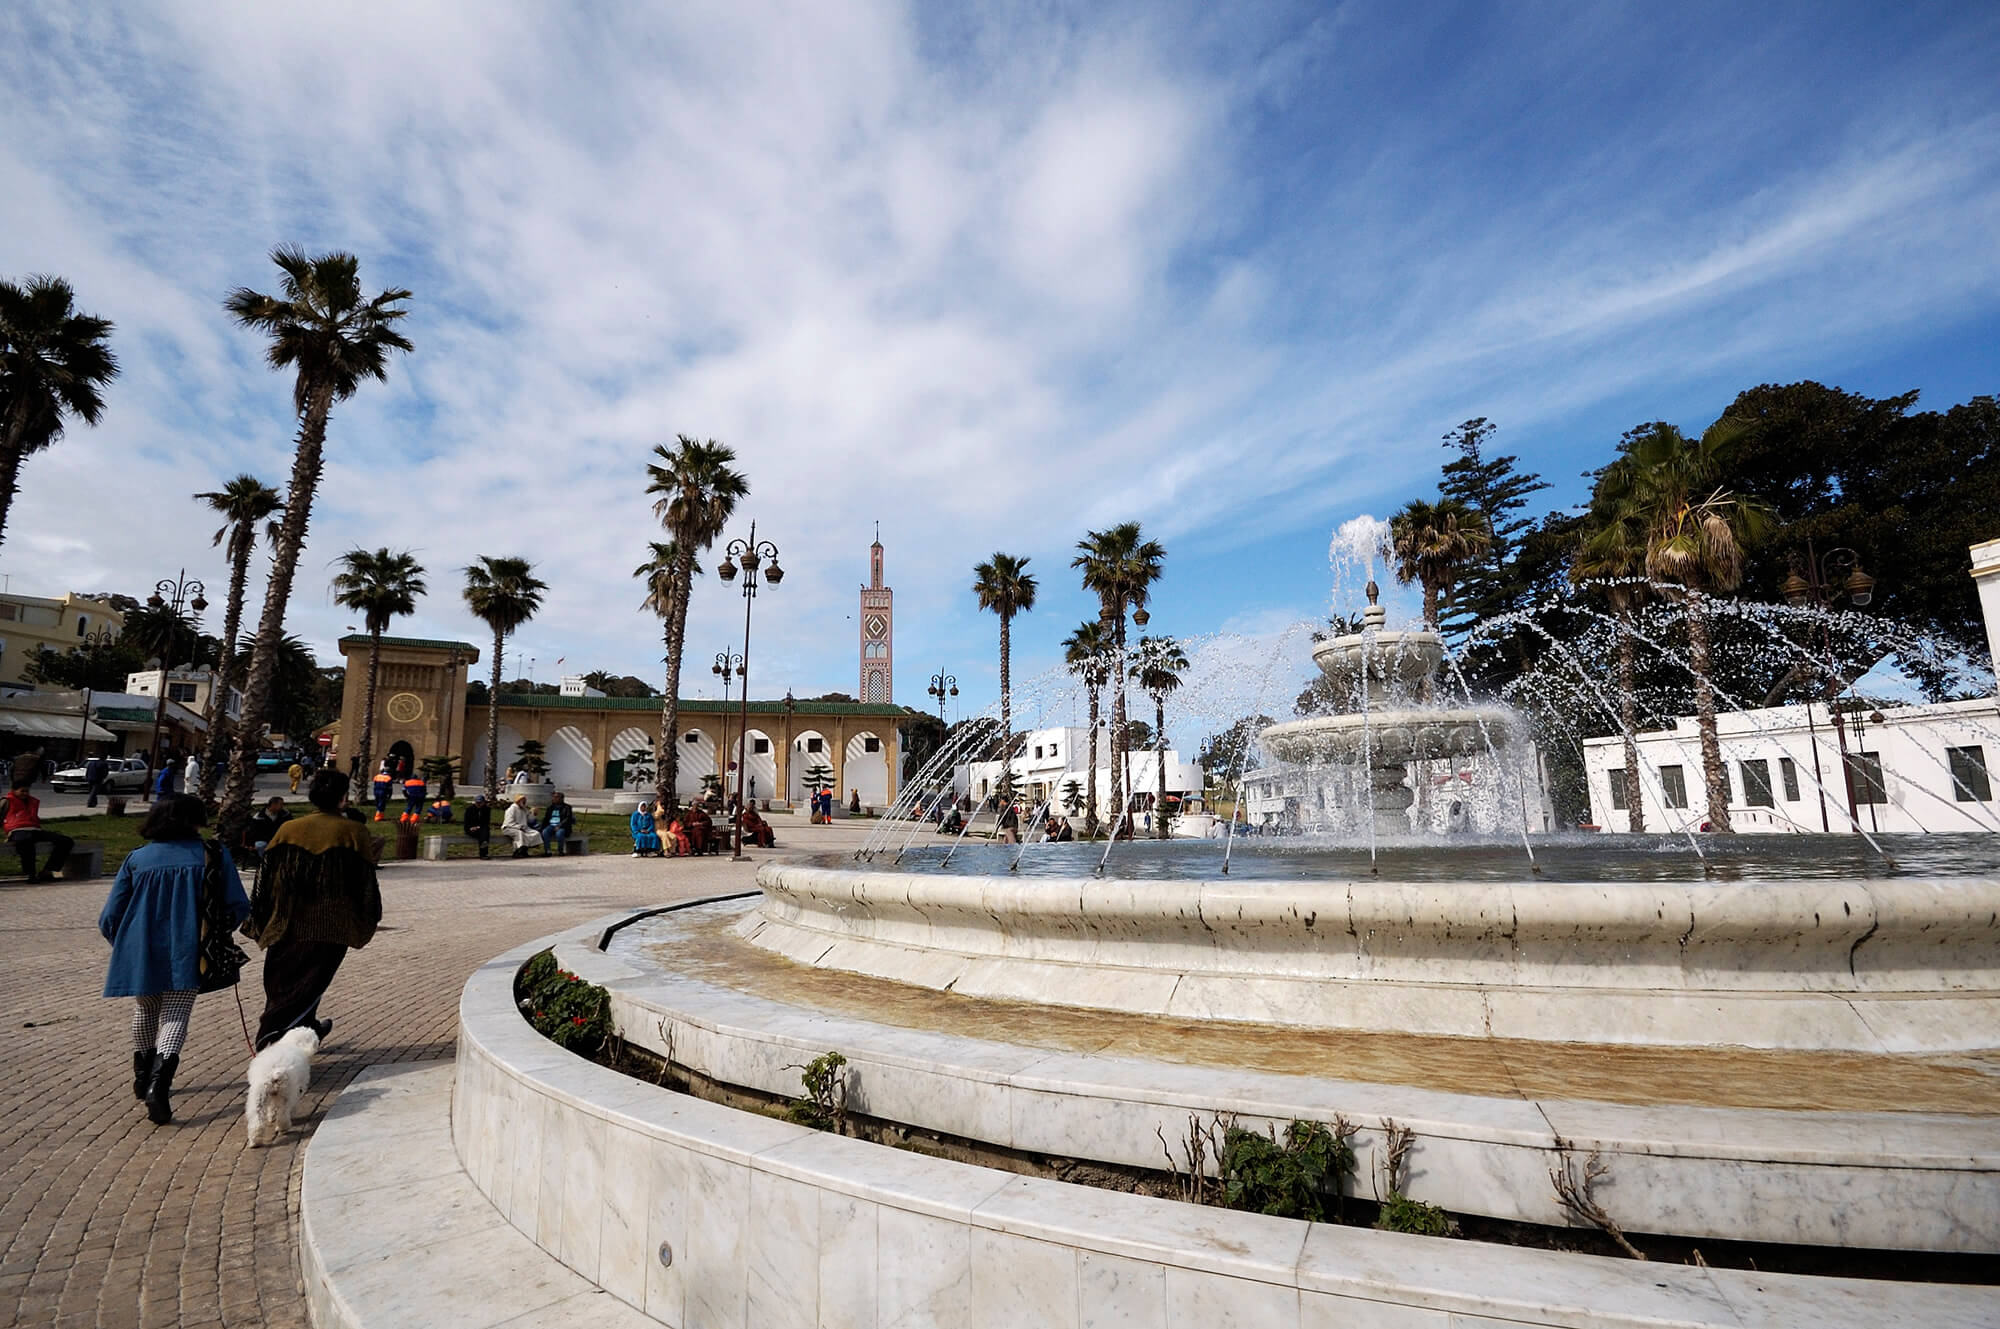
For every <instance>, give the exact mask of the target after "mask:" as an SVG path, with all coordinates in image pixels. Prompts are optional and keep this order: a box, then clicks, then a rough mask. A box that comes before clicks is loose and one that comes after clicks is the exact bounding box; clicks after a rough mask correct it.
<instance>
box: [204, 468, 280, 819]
mask: <svg viewBox="0 0 2000 1329" xmlns="http://www.w3.org/2000/svg"><path fill="white" fill-rule="evenodd" d="M195 497H196V498H198V499H200V500H201V501H202V502H204V503H206V504H208V506H209V507H210V508H211V509H213V510H214V511H216V512H217V513H220V514H221V516H222V522H223V524H222V529H221V530H219V531H217V532H216V533H215V539H214V540H213V541H211V543H212V544H218V545H223V544H226V547H227V550H228V554H229V597H228V601H227V603H226V604H225V605H224V606H223V610H222V639H223V640H224V641H226V642H234V641H235V640H236V638H237V635H238V634H239V633H240V632H241V631H242V630H243V597H244V593H245V590H246V589H247V587H248V585H249V581H250V555H251V554H252V553H253V552H254V551H255V550H256V548H257V533H258V531H259V530H260V529H261V530H263V531H264V533H265V535H266V537H267V538H268V539H270V541H271V542H272V543H273V544H276V543H277V539H278V523H276V522H274V521H272V520H271V514H272V513H274V512H281V511H283V510H284V507H285V501H284V499H282V498H281V497H279V495H278V491H277V490H275V489H273V488H271V487H270V486H269V485H267V484H265V483H264V482H263V481H262V480H259V479H258V478H257V477H256V476H254V475H248V474H245V475H239V476H237V477H236V478H235V479H234V480H231V481H230V482H229V483H227V484H225V485H223V486H222V488H220V489H215V490H210V491H209V492H208V493H205V494H196V495H195ZM218 653H219V654H220V655H221V656H222V660H221V662H220V663H219V664H217V665H216V678H215V686H214V688H212V689H210V691H209V697H208V747H207V751H206V752H204V753H203V754H202V762H201V797H202V801H203V802H213V801H214V799H215V777H216V772H217V769H218V768H219V767H220V766H221V765H222V754H223V752H224V751H225V750H226V749H227V746H228V740H227V739H226V737H225V734H226V733H227V731H228V728H229V725H228V719H229V689H230V688H231V687H233V686H235V681H236V677H237V669H236V652H235V651H234V650H228V651H221V652H218Z"/></svg>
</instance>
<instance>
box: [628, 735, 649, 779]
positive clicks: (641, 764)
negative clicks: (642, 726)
mask: <svg viewBox="0 0 2000 1329" xmlns="http://www.w3.org/2000/svg"><path fill="white" fill-rule="evenodd" d="M652 783H653V749H652V746H651V745H650V744H648V745H647V746H645V747H643V748H633V749H632V750H631V751H630V752H628V753H626V754H625V787H626V788H627V789H644V788H645V787H646V786H647V785H650V784H652Z"/></svg>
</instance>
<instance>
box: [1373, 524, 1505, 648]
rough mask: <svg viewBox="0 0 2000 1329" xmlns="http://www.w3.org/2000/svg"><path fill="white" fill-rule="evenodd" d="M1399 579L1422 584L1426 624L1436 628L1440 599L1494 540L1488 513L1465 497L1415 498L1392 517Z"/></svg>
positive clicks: (1448, 594)
mask: <svg viewBox="0 0 2000 1329" xmlns="http://www.w3.org/2000/svg"><path fill="white" fill-rule="evenodd" d="M1389 541H1390V547H1391V548H1392V549H1393V550H1394V551H1395V555H1396V580H1398V581H1400V582H1402V583H1403V584H1404V585H1406V586H1407V585H1408V584H1409V583H1411V582H1417V583H1418V584H1420V585H1421V586H1422V587H1423V588H1424V626H1425V627H1427V628H1429V629H1430V630H1431V631H1433V632H1435V631H1437V627H1438V604H1439V602H1440V601H1441V600H1449V599H1450V598H1451V591H1452V585H1453V582H1454V581H1455V579H1456V578H1457V576H1458V574H1459V571H1460V569H1462V568H1464V567H1465V566H1466V565H1468V564H1469V563H1471V562H1472V561H1473V560H1475V559H1477V558H1480V557H1482V556H1483V555H1484V554H1485V553H1486V550H1487V549H1488V548H1489V547H1491V545H1492V543H1493V534H1492V532H1491V531H1490V530H1489V529H1488V528H1487V525H1486V517H1485V515H1484V514H1482V513H1481V512H1479V511H1478V510H1477V509H1476V508H1473V507H1470V506H1468V505H1467V504H1466V503H1465V502H1464V501H1463V500H1461V499H1456V498H1441V499H1438V500H1437V501H1436V502H1427V501H1425V500H1423V499H1420V498H1418V499H1411V500H1410V502H1408V503H1407V504H1405V505H1404V506H1403V510H1402V511H1400V512H1398V513H1397V514H1396V515H1395V516H1394V517H1391V518H1390V519H1389Z"/></svg>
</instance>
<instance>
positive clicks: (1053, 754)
mask: <svg viewBox="0 0 2000 1329" xmlns="http://www.w3.org/2000/svg"><path fill="white" fill-rule="evenodd" d="M1049 755H1050V756H1051V757H1060V756H1061V755H1062V754H1061V753H1060V752H1057V751H1056V745H1055V744H1053V743H1051V744H1049Z"/></svg>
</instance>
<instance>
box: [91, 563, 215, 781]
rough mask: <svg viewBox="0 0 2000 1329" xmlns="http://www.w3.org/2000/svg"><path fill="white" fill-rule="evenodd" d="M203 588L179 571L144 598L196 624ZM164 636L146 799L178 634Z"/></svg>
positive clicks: (155, 774)
mask: <svg viewBox="0 0 2000 1329" xmlns="http://www.w3.org/2000/svg"><path fill="white" fill-rule="evenodd" d="M206 589H207V588H206V587H204V586H203V585H202V584H201V583H200V582H198V581H194V580H191V579H190V578H189V577H188V575H187V569H186V568H182V569H181V570H180V573H179V575H177V576H176V577H175V578H174V579H173V580H172V581H167V580H164V579H162V580H161V581H160V582H158V583H157V584H155V585H154V587H153V593H152V594H151V595H149V596H147V597H146V603H147V605H149V606H150V607H152V608H153V609H155V610H160V609H165V610H167V611H169V612H170V613H171V614H172V615H173V617H174V620H175V621H176V622H178V621H179V620H180V617H181V611H182V610H183V609H184V608H185V609H192V610H193V611H194V616H195V621H196V623H199V621H200V619H201V613H202V611H203V610H204V609H207V608H208V601H207V599H206V598H204V596H203V594H202V593H203V591H205V590H206ZM166 635H167V638H168V639H167V640H165V641H163V642H162V643H161V646H160V696H159V700H158V701H156V702H154V703H153V769H152V770H151V771H150V772H148V773H147V784H146V797H147V798H149V799H150V798H151V797H152V796H153V793H152V791H153V787H154V786H155V785H157V784H158V783H159V780H160V756H161V754H160V727H161V726H162V725H163V724H164V723H165V722H166V718H167V678H168V676H169V675H170V674H171V673H172V671H173V660H172V658H171V657H172V655H173V653H174V644H173V642H172V640H171V638H172V637H174V636H176V635H178V634H177V633H168V634H166ZM229 647H230V643H228V642H224V643H223V644H222V649H223V650H225V651H226V650H228V649H229ZM84 711H85V716H86V718H87V717H88V715H89V706H88V704H87V703H86V705H85V708H84Z"/></svg>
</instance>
